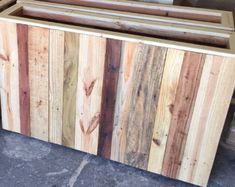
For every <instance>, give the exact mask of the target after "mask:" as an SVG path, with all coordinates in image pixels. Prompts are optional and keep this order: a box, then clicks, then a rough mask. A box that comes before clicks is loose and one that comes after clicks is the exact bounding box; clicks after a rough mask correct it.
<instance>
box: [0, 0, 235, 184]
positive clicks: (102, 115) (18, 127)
mask: <svg viewBox="0 0 235 187" xmlns="http://www.w3.org/2000/svg"><path fill="white" fill-rule="evenodd" d="M24 6H25V7H27V8H26V9H25V10H27V11H28V10H29V7H32V9H33V8H35V9H36V8H38V7H39V6H36V5H26V4H17V5H14V6H13V7H11V8H9V9H8V10H6V11H4V12H3V13H2V14H1V16H0V39H1V41H2V43H1V46H0V56H1V58H0V60H1V61H0V62H1V64H2V65H1V66H0V67H1V69H0V71H1V75H2V77H1V90H0V91H1V102H2V103H1V104H2V109H3V110H2V111H3V113H2V116H3V128H4V129H7V130H10V131H14V132H19V133H22V134H25V135H28V136H32V137H35V138H39V139H41V140H45V141H49V142H53V143H57V144H63V145H65V146H69V147H72V148H75V149H78V150H82V151H85V152H88V153H92V154H95V155H100V156H103V157H105V158H108V159H112V160H115V161H118V162H122V163H125V164H128V165H131V166H134V167H138V168H142V169H145V170H148V171H152V172H155V173H159V174H162V175H165V176H168V177H171V178H175V179H179V180H183V181H186V182H189V183H193V184H196V185H201V186H206V184H207V182H208V179H209V175H210V171H211V168H212V165H213V161H214V158H215V154H216V150H217V146H218V143H219V139H220V135H221V132H222V129H223V124H224V120H225V117H226V112H227V110H228V107H229V104H230V101H231V98H232V94H233V91H234V87H235V74H234V71H235V50H234V49H235V46H234V45H233V44H234V43H233V41H234V37H235V36H234V34H230V33H227V34H224V35H223V36H224V37H225V38H228V46H227V47H211V46H208V45H196V44H192V43H191V42H177V41H172V40H171V39H168V40H166V39H159V38H158V37H146V36H145V35H138V34H126V33H125V32H114V31H108V30H105V29H95V28H89V27H86V26H75V25H74V24H69V23H67V24H65V23H60V22H59V21H58V20H57V21H56V22H50V21H46V20H39V19H36V18H33V17H31V18H25V17H22V16H21V15H22V12H20V11H19V10H23V7H24ZM44 9H45V11H44V12H55V8H53V9H52V8H50V7H44ZM59 12H60V13H59ZM57 13H58V14H57V16H60V15H64V14H65V13H66V11H65V10H62V9H58V12H57ZM73 14H76V11H73ZM3 28H4V29H3ZM216 32H217V31H216ZM221 100H223V102H221Z"/></svg>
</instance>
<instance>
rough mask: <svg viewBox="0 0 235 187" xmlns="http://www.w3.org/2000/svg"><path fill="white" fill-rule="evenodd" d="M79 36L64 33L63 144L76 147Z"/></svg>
mask: <svg viewBox="0 0 235 187" xmlns="http://www.w3.org/2000/svg"><path fill="white" fill-rule="evenodd" d="M79 45H80V44H79V34H75V33H71V32H65V33H64V83H63V84H64V85H63V88H64V90H63V124H62V125H63V126H62V144H63V145H65V146H68V147H71V148H74V147H75V124H76V101H77V99H76V97H77V80H78V64H79Z"/></svg>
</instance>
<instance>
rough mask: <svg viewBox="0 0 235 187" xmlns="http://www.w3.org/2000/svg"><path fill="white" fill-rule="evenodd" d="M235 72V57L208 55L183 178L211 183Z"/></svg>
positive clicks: (184, 179)
mask: <svg viewBox="0 0 235 187" xmlns="http://www.w3.org/2000/svg"><path fill="white" fill-rule="evenodd" d="M234 72H235V61H234V60H232V59H226V58H223V57H218V56H211V55H207V57H206V60H205V66H204V69H203V72H202V77H201V81H200V86H199V92H198V96H197V99H196V102H195V107H194V112H193V114H192V120H191V124H190V128H189V134H188V138H187V141H186V147H185V151H184V155H183V160H182V167H181V170H180V173H179V176H178V178H179V179H180V180H183V181H187V182H192V183H194V184H197V185H200V186H206V185H207V182H208V179H209V175H210V171H211V169H212V165H213V161H214V158H215V154H216V150H217V146H218V142H219V139H220V138H219V137H220V135H221V132H222V128H223V124H224V121H225V116H226V112H227V110H228V107H229V103H230V99H231V97H232V93H233V89H234V87H235V74H234ZM221 98H223V101H221Z"/></svg>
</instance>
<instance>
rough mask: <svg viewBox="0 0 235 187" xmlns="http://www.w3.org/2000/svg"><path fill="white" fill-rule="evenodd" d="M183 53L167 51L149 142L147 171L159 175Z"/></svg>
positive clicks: (173, 50)
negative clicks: (151, 136)
mask: <svg viewBox="0 0 235 187" xmlns="http://www.w3.org/2000/svg"><path fill="white" fill-rule="evenodd" d="M183 59H184V51H180V50H176V49H168V52H167V57H166V62H165V68H164V74H163V78H162V84H161V91H160V96H159V102H158V108H157V113H156V119H155V124H154V130H153V138H152V142H151V150H150V156H149V163H148V170H149V171H151V172H154V173H158V174H160V173H161V170H162V164H163V159H164V154H165V149H166V142H167V138H168V133H169V129H170V123H171V119H172V113H171V112H172V106H173V105H174V102H175V97H176V91H177V87H178V82H179V78H180V72H181V67H182V64H183Z"/></svg>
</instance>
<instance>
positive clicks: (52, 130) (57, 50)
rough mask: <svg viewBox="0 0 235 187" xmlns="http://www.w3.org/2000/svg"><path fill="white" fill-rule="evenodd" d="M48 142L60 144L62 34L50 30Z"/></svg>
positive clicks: (62, 66)
mask: <svg viewBox="0 0 235 187" xmlns="http://www.w3.org/2000/svg"><path fill="white" fill-rule="evenodd" d="M49 37H50V39H49V44H50V46H49V47H50V48H49V64H48V66H49V106H48V107H49V141H50V142H53V143H57V144H61V143H62V124H63V84H64V32H63V31H58V30H52V29H51V30H50V34H49Z"/></svg>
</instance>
